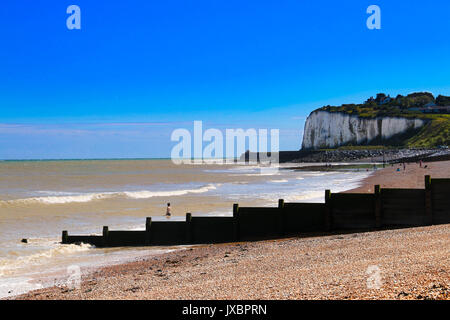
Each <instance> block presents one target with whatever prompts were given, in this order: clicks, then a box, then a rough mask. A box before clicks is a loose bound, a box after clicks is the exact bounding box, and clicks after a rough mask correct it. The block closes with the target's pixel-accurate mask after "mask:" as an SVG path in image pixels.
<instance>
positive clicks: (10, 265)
mask: <svg viewBox="0 0 450 320" xmlns="http://www.w3.org/2000/svg"><path fill="white" fill-rule="evenodd" d="M91 248H93V246H91V245H89V244H84V243H82V244H80V245H75V244H69V245H60V244H58V245H57V246H56V247H53V248H51V249H48V250H42V251H39V252H36V253H34V254H31V255H25V256H19V257H17V258H14V259H10V258H5V259H0V276H4V275H6V274H8V273H10V272H13V271H15V270H17V269H19V268H24V267H29V266H32V265H40V264H42V263H43V262H45V261H48V260H50V259H53V258H55V257H57V256H64V255H69V254H74V253H78V252H83V251H87V250H89V249H91Z"/></svg>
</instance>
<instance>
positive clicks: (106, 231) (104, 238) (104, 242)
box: [102, 226, 109, 247]
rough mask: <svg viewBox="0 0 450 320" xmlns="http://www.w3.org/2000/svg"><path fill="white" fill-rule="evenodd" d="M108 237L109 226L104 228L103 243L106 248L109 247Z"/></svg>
mask: <svg viewBox="0 0 450 320" xmlns="http://www.w3.org/2000/svg"><path fill="white" fill-rule="evenodd" d="M108 235H109V230H108V226H104V227H103V241H102V242H103V246H104V247H107V246H108Z"/></svg>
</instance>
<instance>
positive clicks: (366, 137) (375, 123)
mask: <svg viewBox="0 0 450 320" xmlns="http://www.w3.org/2000/svg"><path fill="white" fill-rule="evenodd" d="M424 124H425V121H424V120H421V119H410V118H400V117H378V118H373V119H371V118H361V117H358V116H356V115H348V114H345V113H341V112H328V111H313V112H312V113H311V114H310V115H309V117H308V118H307V119H306V124H305V131H304V134H303V143H302V149H319V148H335V147H339V146H342V145H346V144H350V143H351V144H353V145H360V144H367V143H370V142H371V141H373V140H375V139H376V140H380V141H383V140H387V139H389V138H391V137H392V136H394V135H397V134H401V133H404V132H406V131H408V130H411V129H417V128H419V127H421V126H423V125H424Z"/></svg>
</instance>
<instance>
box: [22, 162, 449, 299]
mask: <svg viewBox="0 0 450 320" xmlns="http://www.w3.org/2000/svg"><path fill="white" fill-rule="evenodd" d="M397 166H398V165H395V166H394V167H391V166H388V167H387V168H385V169H379V170H376V171H374V173H373V174H372V175H371V176H370V177H369V178H367V179H365V180H364V181H363V183H362V184H361V186H359V187H358V188H357V189H354V190H353V192H372V191H373V185H374V184H381V186H382V187H410V188H411V187H413V188H414V187H416V188H423V179H424V178H423V176H424V175H425V174H430V175H431V176H432V177H433V178H450V161H441V162H429V163H427V168H426V169H424V168H420V166H419V165H418V164H408V165H407V166H406V170H402V171H400V172H398V171H396V170H397ZM449 265H450V225H438V226H428V227H418V228H408V229H397V230H384V231H374V232H364V233H349V234H329V235H326V236H320V235H302V237H298V238H288V239H279V240H271V241H258V242H241V243H229V244H219V245H200V246H192V247H183V248H182V249H180V250H176V251H173V252H170V253H165V254H162V255H157V256H154V255H152V256H149V257H144V258H140V259H139V260H136V261H133V262H129V263H126V264H120V265H113V266H107V267H103V268H99V269H96V270H94V271H92V272H89V273H86V274H84V275H83V278H82V283H81V286H80V288H78V289H69V288H66V287H51V288H46V289H40V290H37V291H31V292H29V293H27V294H25V295H21V296H16V297H14V298H15V299H76V300H78V299H445V300H448V299H450V270H449Z"/></svg>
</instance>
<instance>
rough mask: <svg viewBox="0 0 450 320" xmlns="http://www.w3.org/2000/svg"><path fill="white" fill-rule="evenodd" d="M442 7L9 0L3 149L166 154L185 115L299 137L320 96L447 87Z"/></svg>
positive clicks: (448, 7)
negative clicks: (373, 9)
mask: <svg viewBox="0 0 450 320" xmlns="http://www.w3.org/2000/svg"><path fill="white" fill-rule="evenodd" d="M71 4H76V5H78V6H79V7H80V8H81V30H68V29H67V27H66V18H67V17H68V14H67V13H66V8H67V7H68V6H69V5H71ZM371 4H376V5H379V6H380V8H381V19H382V20H381V21H382V22H381V24H382V25H381V26H382V28H381V30H369V29H367V27H366V19H367V17H368V16H369V15H368V14H366V9H367V7H368V6H369V5H371ZM449 14H450V2H449V1H447V0H441V1H438V0H429V1H384V0H383V1H365V0H355V1H350V0H349V1H345V0H343V1H321V0H317V1H301V0H292V1H274V0H273V1H264V0H258V1H250V0H226V1H225V0H207V1H203V0H195V1H189V0H184V1H181V0H179V1H173V0H165V1H148V0H147V1H134V0H127V1H111V0H108V1H100V0H96V1H91V0H90V1H85V0H71V1H62V0H60V1H53V0H52V1H50V0H41V1H25V0H5V1H2V3H1V5H0V39H1V42H0V43H1V44H0V48H1V50H0V108H1V109H0V110H1V112H0V159H17V158H20V159H26V158H92V157H93V158H108V157H168V156H169V155H170V149H171V147H172V146H173V145H174V143H173V142H170V133H171V131H172V130H173V129H174V128H180V127H184V128H187V129H191V128H192V121H194V120H203V121H204V125H205V126H206V127H215V128H219V129H224V128H236V127H242V128H278V129H280V130H281V135H280V140H281V141H280V143H281V149H284V150H287V149H299V148H300V145H301V136H302V130H303V123H304V120H305V117H306V116H307V115H308V114H309V113H310V112H311V111H312V110H313V109H315V108H318V107H321V106H322V105H324V104H341V103H349V102H356V103H357V102H361V101H363V100H365V98H367V97H368V96H370V95H375V94H376V93H377V92H385V93H390V94H397V93H402V94H407V93H409V92H412V91H430V92H433V93H434V94H439V93H441V94H447V95H450V77H449V75H450V40H449V34H450V20H449V19H448V16H449Z"/></svg>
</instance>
